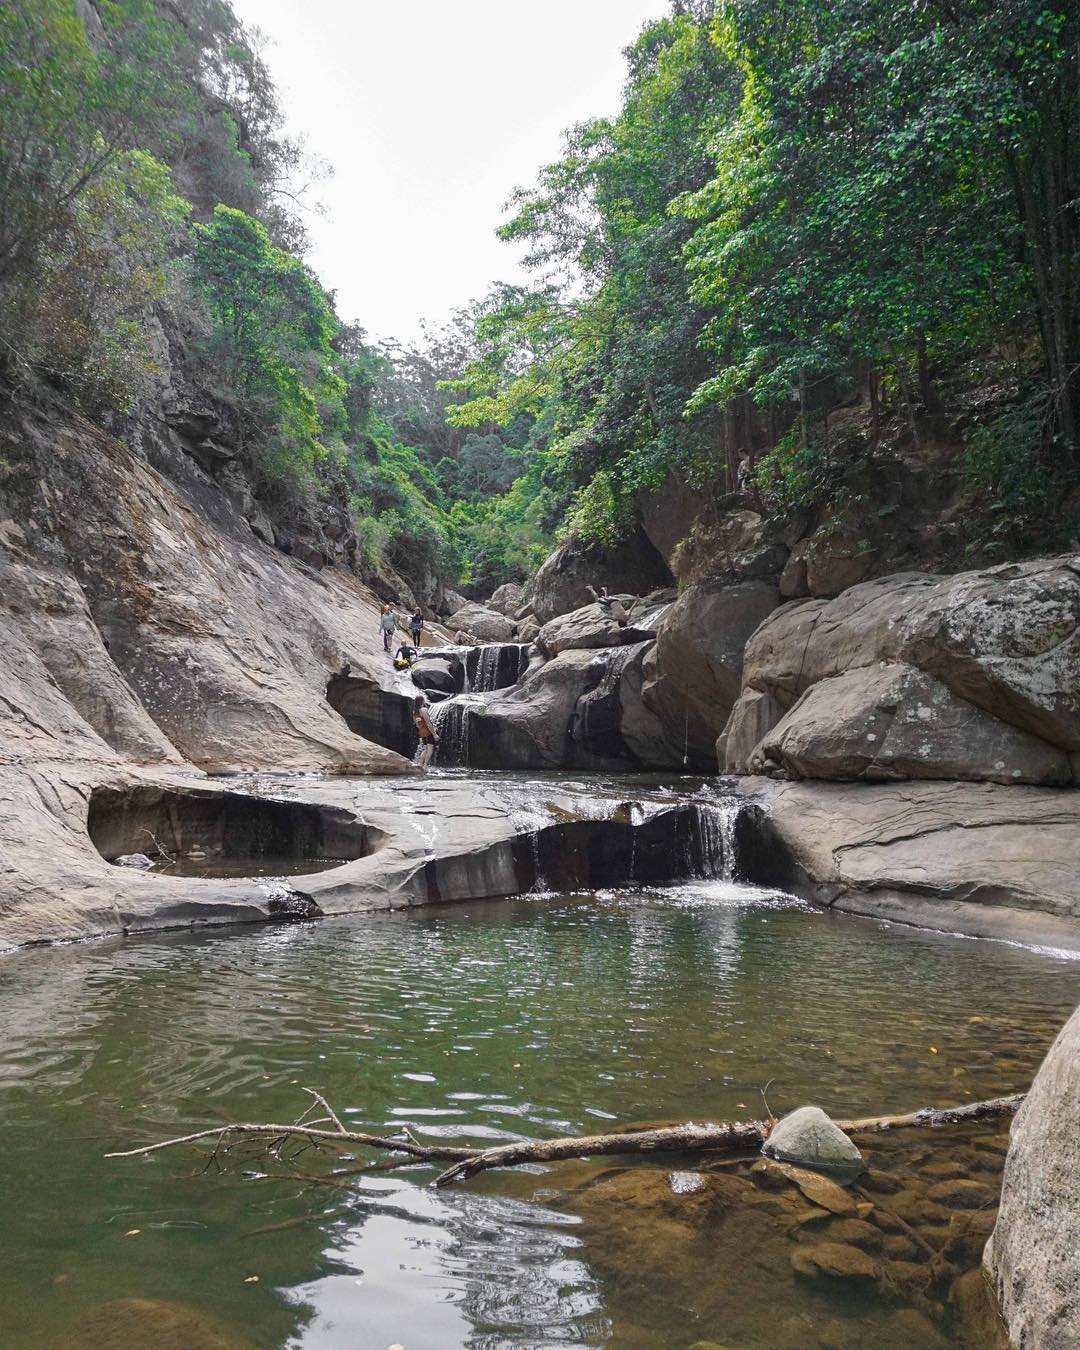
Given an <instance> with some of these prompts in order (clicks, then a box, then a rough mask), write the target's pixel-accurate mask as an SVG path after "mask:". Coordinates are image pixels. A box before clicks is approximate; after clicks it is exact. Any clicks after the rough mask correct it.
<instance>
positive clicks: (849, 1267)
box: [791, 1242, 878, 1281]
mask: <svg viewBox="0 0 1080 1350" xmlns="http://www.w3.org/2000/svg"><path fill="white" fill-rule="evenodd" d="M791 1268H792V1270H794V1271H795V1273H796V1275H803V1276H805V1277H806V1278H808V1279H826V1280H859V1281H876V1280H877V1278H878V1265H877V1262H876V1261H875V1260H874V1258H873V1257H872V1256H868V1255H867V1254H866V1252H864V1251H862V1250H861V1249H860V1248H859V1247H852V1246H849V1245H848V1244H847V1243H846V1242H808V1243H805V1244H800V1245H799V1246H797V1247H795V1248H793V1249H792V1252H791Z"/></svg>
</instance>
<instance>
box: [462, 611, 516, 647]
mask: <svg viewBox="0 0 1080 1350" xmlns="http://www.w3.org/2000/svg"><path fill="white" fill-rule="evenodd" d="M447 624H448V626H449V627H450V628H451V629H453V630H454V631H455V632H458V631H464V632H466V633H471V634H472V635H473V637H477V638H480V640H481V641H482V642H509V641H510V639H511V638H512V637H513V636H514V625H513V624H512V623H511V621H510V620H509V619H508V618H507V617H506V615H505V614H499V613H497V612H496V611H495V610H493V609H488V608H487V606H486V605H478V604H476V603H474V602H471V601H470V602H468V603H466V604H464V605H462V607H461V608H460V609H459V610H457V612H456V613H454V614H452V615H451V616H450V618H449V619H448V620H447Z"/></svg>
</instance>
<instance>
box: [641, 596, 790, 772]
mask: <svg viewBox="0 0 1080 1350" xmlns="http://www.w3.org/2000/svg"><path fill="white" fill-rule="evenodd" d="M778 599H779V597H778V595H777V592H776V588H775V587H774V586H773V585H772V584H771V583H769V582H767V581H761V580H751V581H741V582H736V583H735V584H734V585H731V584H727V583H724V582H703V583H701V584H699V585H697V586H691V587H690V588H689V589H688V590H686V591H684V592H683V594H682V595H680V596H679V598H678V599H677V600H676V601H675V603H674V604H673V605H672V606H671V608H670V609H669V610H668V611H667V613H666V614H665V615H664V617H663V619H662V620H661V623H660V627H659V630H658V632H657V642H656V655H655V664H653V665H651V668H650V669H649V670H647V671H646V673H645V685H644V691H643V693H644V699H645V703H646V706H647V707H649V708H650V709H651V710H652V711H653V712H654V713H655V714H656V715H657V716H658V717H659V718H660V720H661V721H662V722H663V724H664V726H665V727H666V728H667V731H668V734H669V736H670V737H671V738H672V741H673V743H674V745H675V746H676V747H677V748H678V751H679V753H680V756H681V755H682V754H683V753H684V748H685V753H686V755H687V756H688V758H689V761H690V763H691V765H692V766H693V767H694V768H698V769H704V770H705V771H706V772H715V770H716V739H717V737H718V736H719V734H720V732H721V731H722V730H723V728H724V725H725V723H726V722H727V720H728V717H729V715H730V713H731V709H732V706H733V705H734V703H735V700H736V699H737V698H738V697H739V689H740V684H741V680H742V672H743V651H744V648H745V647H746V643H747V641H748V639H749V638H750V636H751V634H753V632H754V630H755V629H756V628H757V627H758V625H759V624H760V623H761V622H762V620H763V619H764V618H765V617H766V616H767V615H768V614H770V613H771V612H772V610H773V609H775V607H776V604H777V601H778Z"/></svg>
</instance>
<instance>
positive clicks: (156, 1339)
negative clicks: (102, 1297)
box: [55, 1298, 250, 1350]
mask: <svg viewBox="0 0 1080 1350" xmlns="http://www.w3.org/2000/svg"><path fill="white" fill-rule="evenodd" d="M249 1344H250V1343H249V1342H248V1341H244V1340H241V1339H240V1338H239V1337H238V1336H234V1335H233V1334H232V1332H231V1331H228V1330H226V1329H225V1328H224V1327H219V1326H217V1325H216V1324H215V1323H213V1322H211V1321H210V1320H209V1319H208V1318H206V1317H204V1316H203V1315H202V1314H201V1313H197V1312H195V1311H194V1310H193V1309H191V1308H185V1307H183V1305H182V1304H179V1303H166V1302H165V1301H164V1300H162V1299H155V1298H118V1299H116V1300H115V1301H114V1302H112V1303H104V1304H102V1306H101V1307H100V1308H95V1309H94V1310H93V1311H92V1312H89V1313H86V1314H84V1316H82V1317H80V1318H79V1320H78V1322H76V1323H75V1325H74V1326H73V1327H72V1328H71V1330H70V1331H69V1332H67V1333H66V1334H65V1335H64V1336H63V1337H61V1338H59V1339H58V1340H57V1341H56V1344H55V1350H72V1348H73V1347H78V1350H247V1347H248V1346H249Z"/></svg>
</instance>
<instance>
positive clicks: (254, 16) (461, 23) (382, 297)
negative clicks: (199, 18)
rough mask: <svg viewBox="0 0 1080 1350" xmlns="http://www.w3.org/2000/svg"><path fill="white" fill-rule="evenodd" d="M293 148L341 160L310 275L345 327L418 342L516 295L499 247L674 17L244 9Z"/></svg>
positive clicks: (562, 11) (561, 0)
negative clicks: (424, 329)
mask: <svg viewBox="0 0 1080 1350" xmlns="http://www.w3.org/2000/svg"><path fill="white" fill-rule="evenodd" d="M233 7H234V8H235V9H236V11H237V13H238V14H239V15H240V17H241V18H242V19H243V20H244V21H245V23H247V24H249V25H257V26H258V27H259V28H260V29H262V31H263V32H264V33H265V34H266V35H267V37H268V38H269V40H270V45H269V46H268V48H267V49H266V52H265V55H266V59H267V61H268V64H269V66H270V70H271V73H272V74H273V76H274V79H275V81H276V83H277V85H278V88H279V89H280V91H281V96H282V104H283V107H284V108H285V111H286V114H287V117H288V126H289V130H290V132H292V133H293V134H298V133H302V134H304V135H305V136H306V138H307V142H308V147H309V149H310V150H312V151H313V152H315V153H316V154H318V155H321V156H322V157H323V158H324V159H326V160H328V161H329V162H330V163H331V164H332V165H333V168H334V176H333V178H331V179H329V180H328V181H327V182H325V183H323V184H322V185H320V187H319V188H318V189H317V196H318V197H319V198H320V199H321V200H322V201H324V202H325V203H326V205H327V207H328V208H329V211H328V215H327V216H326V217H325V218H322V219H320V218H318V217H312V218H309V219H308V222H307V223H308V227H309V230H310V232H311V236H312V240H313V248H312V250H311V253H310V255H309V261H310V262H311V264H312V266H313V267H314V268H315V270H316V271H317V272H318V274H319V277H320V279H321V280H322V282H323V283H324V285H326V286H328V287H329V288H330V289H332V290H336V291H337V297H338V311H339V313H340V314H341V317H342V318H343V319H349V320H351V319H355V320H357V321H358V322H359V323H361V324H362V325H363V326H364V327H365V328H366V329H367V330H368V332H369V334H371V335H372V337H391V336H393V337H403V338H409V337H414V336H415V335H416V333H417V330H418V325H419V321H420V320H421V319H424V318H426V319H431V320H435V321H438V320H440V319H443V318H445V317H446V316H447V315H448V314H449V313H450V311H451V310H452V309H454V308H456V307H457V306H459V305H464V304H466V303H467V302H468V301H469V300H472V299H475V298H477V297H479V296H480V295H482V294H483V293H484V292H485V291H486V290H487V288H488V286H489V284H490V283H491V282H493V281H497V280H499V281H512V280H516V279H520V277H521V276H522V273H521V272H520V271H519V269H518V266H517V258H518V257H519V256H520V250H516V249H515V248H514V247H512V246H511V245H508V244H502V243H500V242H499V241H498V240H497V239H496V238H495V234H494V231H495V228H496V226H497V225H498V224H499V222H500V220H501V219H502V207H503V204H504V203H505V201H506V199H507V198H508V197H509V195H510V193H511V192H512V191H513V189H514V188H515V187H516V186H518V185H527V184H530V183H531V182H532V181H533V179H534V177H535V175H536V171H537V169H538V168H539V167H540V166H541V165H542V164H545V163H548V162H550V161H551V160H553V159H555V158H557V156H558V154H559V149H560V146H561V137H562V133H563V131H564V130H565V129H566V128H567V127H569V126H571V125H573V124H574V123H575V122H580V121H583V120H584V119H585V118H588V117H593V116H600V115H603V114H607V113H612V112H614V111H615V110H616V109H617V108H618V105H619V91H620V88H621V86H622V81H623V76H624V72H625V67H624V63H623V58H622V49H623V48H624V47H625V46H627V45H628V44H629V43H630V42H631V41H633V39H634V37H635V36H636V35H637V33H638V32H639V31H640V28H641V25H642V24H643V23H644V22H645V21H646V20H648V19H651V18H657V17H659V16H660V15H662V14H664V13H666V12H667V10H668V3H667V0H546V3H544V4H535V3H528V4H527V3H525V2H524V0H457V3H447V0H406V3H395V2H394V0H233Z"/></svg>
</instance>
